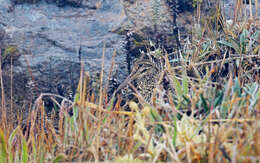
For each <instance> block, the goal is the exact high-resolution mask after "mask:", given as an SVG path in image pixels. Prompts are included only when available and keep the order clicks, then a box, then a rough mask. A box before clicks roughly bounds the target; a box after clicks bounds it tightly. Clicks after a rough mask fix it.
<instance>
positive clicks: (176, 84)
mask: <svg viewBox="0 0 260 163" xmlns="http://www.w3.org/2000/svg"><path fill="white" fill-rule="evenodd" d="M172 79H173V85H174V89H175V91H176V94H177V97H178V101H179V102H180V101H181V97H182V88H181V84H180V82H179V80H178V79H177V78H176V76H175V75H173V76H172Z"/></svg>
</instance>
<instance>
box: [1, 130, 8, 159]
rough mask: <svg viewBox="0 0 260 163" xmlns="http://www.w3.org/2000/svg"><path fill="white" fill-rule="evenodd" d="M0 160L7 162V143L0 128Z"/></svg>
mask: <svg viewBox="0 0 260 163" xmlns="http://www.w3.org/2000/svg"><path fill="white" fill-rule="evenodd" d="M0 162H3V163H4V162H7V144H6V141H5V136H4V133H3V131H2V130H1V129H0Z"/></svg>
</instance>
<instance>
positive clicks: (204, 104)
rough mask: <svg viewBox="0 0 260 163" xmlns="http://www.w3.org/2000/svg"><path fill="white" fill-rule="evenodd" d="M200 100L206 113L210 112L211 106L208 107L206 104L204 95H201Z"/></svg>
mask: <svg viewBox="0 0 260 163" xmlns="http://www.w3.org/2000/svg"><path fill="white" fill-rule="evenodd" d="M200 100H201V102H202V106H203V108H204V112H205V113H208V112H209V106H208V104H207V102H206V99H205V98H204V96H203V94H200Z"/></svg>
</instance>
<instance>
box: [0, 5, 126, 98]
mask: <svg viewBox="0 0 260 163" xmlns="http://www.w3.org/2000/svg"><path fill="white" fill-rule="evenodd" d="M17 2H18V1H17ZM19 2H21V3H22V2H26V3H24V4H20V5H15V6H14V7H13V6H12V5H13V4H12V3H11V2H10V1H8V0H0V28H1V29H2V30H1V31H0V35H1V38H0V39H2V41H1V42H2V43H4V44H5V45H6V46H1V49H2V50H1V51H2V53H4V51H6V49H7V48H8V46H7V45H15V46H17V49H19V53H21V55H20V57H19V59H18V60H19V64H17V65H14V66H15V70H16V71H17V72H16V73H17V74H19V73H18V72H25V74H26V76H27V79H26V80H25V81H22V82H21V84H23V85H24V86H32V88H30V89H31V92H32V94H33V95H31V94H30V96H34V95H35V97H37V96H38V95H39V93H41V92H50V93H55V94H60V95H62V96H65V97H67V98H72V97H70V96H71V94H73V93H74V91H75V90H76V88H77V83H78V79H79V75H80V62H81V61H83V62H84V64H85V67H84V68H85V70H86V71H89V72H91V75H95V74H98V73H100V70H101V63H102V53H103V50H104V52H105V65H104V70H105V79H106V77H107V76H108V72H109V69H110V65H111V62H112V54H113V51H116V52H117V57H116V59H115V62H116V64H115V65H116V66H115V67H114V75H115V76H117V78H118V80H121V81H122V80H123V79H124V78H125V77H126V76H127V73H126V72H127V71H126V70H125V69H126V65H125V58H126V57H125V54H124V43H125V42H124V40H125V39H124V36H122V35H118V34H115V33H112V32H111V29H112V28H113V26H114V25H117V24H120V22H122V21H123V20H124V19H125V16H124V15H123V16H122V15H121V12H123V6H122V5H121V4H120V3H118V1H117V0H109V1H104V2H103V3H102V5H100V4H99V2H101V1H99V0H89V1H80V2H81V4H82V5H83V4H84V5H88V6H89V5H93V6H96V8H95V9H94V8H93V7H76V8H75V7H74V6H71V3H72V2H75V3H76V1H75V0H74V1H73V0H67V1H66V5H67V7H64V8H61V7H57V6H56V5H55V4H53V3H47V2H45V1H40V2H38V3H37V4H28V3H34V2H35V1H19ZM49 2H50V1H49ZM10 8H12V10H10ZM2 35H4V36H8V39H7V37H2ZM4 67H6V68H5V70H6V71H7V69H8V66H4ZM105 81H106V80H105ZM7 83H8V82H7ZM28 89H29V88H28ZM22 91H24V90H21V91H20V92H22Z"/></svg>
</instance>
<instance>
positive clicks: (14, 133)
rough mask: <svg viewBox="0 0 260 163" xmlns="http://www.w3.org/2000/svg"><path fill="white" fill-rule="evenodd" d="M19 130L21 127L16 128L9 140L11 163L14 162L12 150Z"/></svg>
mask: <svg viewBox="0 0 260 163" xmlns="http://www.w3.org/2000/svg"><path fill="white" fill-rule="evenodd" d="M19 129H20V127H19V126H18V127H16V128H15V129H14V130H13V131H12V133H11V134H10V136H9V139H8V146H9V148H8V154H9V156H8V157H9V162H13V155H12V152H11V149H12V148H11V147H12V144H13V141H14V138H15V136H16V134H17V132H18V131H19Z"/></svg>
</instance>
